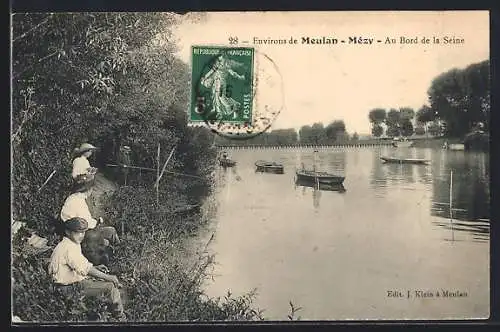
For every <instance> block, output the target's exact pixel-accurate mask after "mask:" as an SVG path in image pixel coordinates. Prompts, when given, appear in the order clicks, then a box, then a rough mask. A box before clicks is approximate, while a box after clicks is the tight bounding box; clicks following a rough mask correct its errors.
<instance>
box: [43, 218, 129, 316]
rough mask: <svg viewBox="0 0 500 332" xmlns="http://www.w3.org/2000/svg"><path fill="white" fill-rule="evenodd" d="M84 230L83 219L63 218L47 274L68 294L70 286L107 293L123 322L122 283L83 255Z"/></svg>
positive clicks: (90, 293)
mask: <svg viewBox="0 0 500 332" xmlns="http://www.w3.org/2000/svg"><path fill="white" fill-rule="evenodd" d="M87 230H88V224H87V221H86V220H85V219H83V218H78V217H76V218H71V219H69V220H67V221H66V223H65V234H64V237H63V239H62V240H61V242H59V244H57V246H56V247H55V249H54V251H53V252H52V256H51V257H50V263H49V266H48V273H49V275H50V276H51V278H52V280H53V281H54V284H55V287H56V288H58V289H60V290H61V291H62V292H63V293H66V292H67V293H70V291H71V289H72V288H73V287H81V288H82V289H83V291H84V294H85V295H86V296H88V297H98V296H100V295H104V296H106V297H107V298H108V299H109V300H110V302H111V303H112V306H113V315H114V316H115V318H116V319H118V320H119V321H126V317H125V314H124V312H123V304H122V300H121V294H120V291H119V290H118V288H121V287H122V285H121V284H120V282H119V281H118V278H117V277H116V276H114V275H110V274H108V272H109V271H108V268H107V267H106V266H105V265H97V266H94V264H92V263H91V262H89V261H88V260H87V258H85V256H83V254H82V248H81V243H82V241H83V240H84V238H85V233H86V231H87ZM91 277H94V278H95V279H94V278H91ZM98 279H101V280H98Z"/></svg>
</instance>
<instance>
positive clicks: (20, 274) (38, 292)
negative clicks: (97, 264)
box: [12, 243, 111, 322]
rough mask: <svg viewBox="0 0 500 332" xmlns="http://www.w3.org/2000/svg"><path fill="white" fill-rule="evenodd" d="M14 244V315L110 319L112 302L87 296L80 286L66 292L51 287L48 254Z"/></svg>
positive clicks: (39, 319)
mask: <svg viewBox="0 0 500 332" xmlns="http://www.w3.org/2000/svg"><path fill="white" fill-rule="evenodd" d="M23 249H24V247H23V245H22V244H21V243H15V244H14V245H13V256H12V294H13V296H12V308H13V314H14V315H17V316H19V317H20V318H21V319H22V320H23V321H27V322H34V321H36V322H54V321H58V322H65V321H69V322H77V321H89V320H100V321H109V320H110V319H111V317H110V314H109V313H110V311H109V310H108V305H109V303H107V302H106V300H105V299H103V298H97V299H93V298H87V297H85V296H84V294H83V291H82V289H81V288H74V289H71V290H70V291H69V292H68V293H63V292H62V291H61V290H59V289H54V288H52V285H53V282H52V280H50V277H49V276H48V273H47V260H48V256H47V255H48V253H44V254H38V255H37V254H34V253H30V252H27V251H26V250H23Z"/></svg>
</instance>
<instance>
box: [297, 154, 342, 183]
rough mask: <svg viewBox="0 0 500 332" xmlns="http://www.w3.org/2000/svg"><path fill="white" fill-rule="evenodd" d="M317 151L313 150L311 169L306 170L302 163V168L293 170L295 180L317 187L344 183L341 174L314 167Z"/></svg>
mask: <svg viewBox="0 0 500 332" xmlns="http://www.w3.org/2000/svg"><path fill="white" fill-rule="evenodd" d="M317 155H318V151H317V150H316V151H314V158H313V160H314V162H313V169H312V170H308V169H306V168H305V166H304V164H302V169H299V170H296V171H295V181H300V182H302V183H304V182H309V183H312V184H313V185H316V187H318V186H319V185H321V184H327V185H339V184H342V183H344V179H345V177H344V176H342V175H337V174H332V173H328V172H323V171H318V170H317V168H316V164H317Z"/></svg>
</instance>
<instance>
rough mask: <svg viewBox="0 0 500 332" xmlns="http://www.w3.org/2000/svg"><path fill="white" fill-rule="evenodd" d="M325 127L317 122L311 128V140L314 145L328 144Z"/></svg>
mask: <svg viewBox="0 0 500 332" xmlns="http://www.w3.org/2000/svg"><path fill="white" fill-rule="evenodd" d="M326 138H327V137H326V132H325V127H324V126H323V124H322V123H321V122H316V123H314V124H313V125H312V126H311V140H312V142H313V143H314V144H325V143H326Z"/></svg>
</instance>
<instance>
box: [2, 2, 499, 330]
mask: <svg viewBox="0 0 500 332" xmlns="http://www.w3.org/2000/svg"><path fill="white" fill-rule="evenodd" d="M11 15H12V19H11V29H12V35H11V46H12V63H11V66H12V76H11V80H12V91H11V93H12V101H13V102H12V109H11V112H12V132H11V146H12V161H13V162H12V165H13V166H12V188H11V189H12V196H11V202H12V216H11V238H12V244H11V253H12V260H11V267H12V269H11V270H12V275H11V285H12V294H11V296H12V323H13V324H24V323H27V322H28V323H32V322H36V323H40V324H42V323H54V322H56V323H57V322H61V323H62V322H92V323H97V324H99V323H105V322H116V323H117V324H118V323H123V324H127V323H135V322H181V321H182V322H185V321H189V322H217V321H289V320H306V321H307V320H315V321H317V320H321V321H347V320H354V321H366V320H375V321H385V320H402V321H408V320H464V319H487V318H488V317H489V316H490V302H491V299H490V223H491V220H490V168H489V165H490V163H489V160H490V154H489V149H490V147H489V128H490V127H489V126H490V124H489V118H490V117H489V115H490V50H489V44H490V33H489V31H490V26H489V24H490V23H489V12H488V11H413V12H412V11H373V12H370V11H365V12H363V11H355V12H354V11H353V12H349V11H338V12H334V11H332V12H190V13H186V14H177V13H168V12H157V13H155V12H143V13H132V12H130V13H128V12H115V13H106V12H98V13H96V12H79V13H63V12H58V13H12V14H11Z"/></svg>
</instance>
